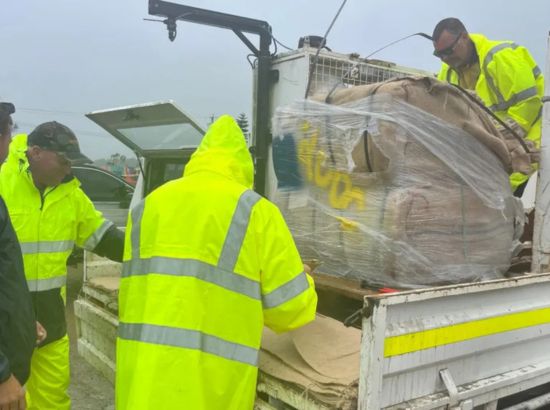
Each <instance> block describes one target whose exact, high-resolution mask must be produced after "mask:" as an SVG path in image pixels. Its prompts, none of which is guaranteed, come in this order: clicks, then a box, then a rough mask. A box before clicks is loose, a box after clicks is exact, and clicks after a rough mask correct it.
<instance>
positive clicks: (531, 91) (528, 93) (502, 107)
mask: <svg viewBox="0 0 550 410" xmlns="http://www.w3.org/2000/svg"><path fill="white" fill-rule="evenodd" d="M536 95H537V87H531V88H528V89H526V90H523V91H521V92H519V93H517V94H514V95H512V97H510V99H509V100H508V101H503V102H502V103H500V104H495V105H491V107H490V108H491V110H493V111H506V110H507V109H508V108H510V107H512V106H514V105H516V104H517V103H519V102H521V101H524V100H527V99H528V98H531V97H535V96H536Z"/></svg>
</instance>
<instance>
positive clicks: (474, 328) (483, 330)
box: [384, 308, 550, 357]
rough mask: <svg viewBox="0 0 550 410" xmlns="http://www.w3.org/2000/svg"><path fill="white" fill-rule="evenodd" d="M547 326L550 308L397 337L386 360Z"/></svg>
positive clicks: (386, 350)
mask: <svg viewBox="0 0 550 410" xmlns="http://www.w3.org/2000/svg"><path fill="white" fill-rule="evenodd" d="M546 323H550V308H544V309H537V310H531V311H529V312H520V313H512V314H510V315H503V316H498V317H492V318H488V319H481V320H476V321H473V322H467V323H460V324H458V325H452V326H445V327H440V328H438V329H430V330H423V331H420V332H414V333H408V334H405V335H399V336H393V337H389V338H387V339H386V340H385V343H384V357H392V356H398V355H401V354H405V353H411V352H416V351H418V350H424V349H431V348H433V347H437V346H444V345H448V344H451V343H457V342H464V341H466V340H471V339H476V338H478V337H482V336H489V335H494V334H497V333H503V332H509V331H511V330H517V329H523V328H526V327H530V326H537V325H542V324H546Z"/></svg>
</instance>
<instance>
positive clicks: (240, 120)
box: [237, 112, 250, 143]
mask: <svg viewBox="0 0 550 410" xmlns="http://www.w3.org/2000/svg"><path fill="white" fill-rule="evenodd" d="M237 124H238V125H239V127H240V128H241V131H242V132H243V134H244V137H245V138H246V142H247V143H248V139H249V136H250V133H249V132H248V118H246V114H245V113H244V112H241V113H240V114H239V116H238V117H237Z"/></svg>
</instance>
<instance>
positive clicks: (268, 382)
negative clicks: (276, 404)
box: [256, 371, 331, 410]
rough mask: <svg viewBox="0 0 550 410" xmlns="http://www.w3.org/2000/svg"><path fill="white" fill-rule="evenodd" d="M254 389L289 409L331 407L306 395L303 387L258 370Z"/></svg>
mask: <svg viewBox="0 0 550 410" xmlns="http://www.w3.org/2000/svg"><path fill="white" fill-rule="evenodd" d="M256 389H257V390H258V391H259V392H261V393H265V394H267V395H268V396H269V397H272V398H273V399H275V401H280V402H282V403H284V404H285V405H286V406H289V407H290V408H291V409H298V410H301V409H308V410H329V409H331V407H330V406H329V405H327V404H324V403H321V402H320V401H318V400H316V399H314V398H312V397H310V396H308V395H307V394H306V392H305V391H304V390H303V389H300V388H298V387H297V386H293V385H292V384H290V383H284V382H281V381H279V380H277V379H276V378H274V377H271V376H269V375H267V374H265V373H263V372H262V371H259V372H258V385H257V386H256Z"/></svg>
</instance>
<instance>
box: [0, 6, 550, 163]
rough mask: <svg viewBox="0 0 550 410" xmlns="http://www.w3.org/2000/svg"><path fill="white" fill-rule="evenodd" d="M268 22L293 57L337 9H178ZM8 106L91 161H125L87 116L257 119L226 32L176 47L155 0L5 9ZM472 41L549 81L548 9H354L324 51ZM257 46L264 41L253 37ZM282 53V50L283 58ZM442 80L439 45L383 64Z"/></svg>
mask: <svg viewBox="0 0 550 410" xmlns="http://www.w3.org/2000/svg"><path fill="white" fill-rule="evenodd" d="M178 3H183V4H187V5H191V6H196V7H202V8H208V9H212V10H217V11H221V12H226V13H231V14H237V15H243V16H246V17H251V18H256V19H261V20H266V21H267V22H268V23H269V24H270V25H271V26H272V28H273V34H274V36H275V37H276V38H277V39H278V40H279V41H281V42H282V43H284V44H286V45H289V46H291V47H296V45H297V42H298V38H299V37H300V36H303V35H308V34H316V35H323V34H324V32H325V31H326V29H327V27H328V25H329V23H330V21H331V20H332V18H333V16H334V14H335V13H336V11H337V10H338V7H339V6H340V4H341V0H337V1H336V0H315V1H314V0H310V1H305V0H277V1H275V0H273V1H269V2H268V1H263V0H257V1H239V0H233V1H230V2H228V1H222V0H204V1H178ZM0 4H2V7H1V9H0V39H1V40H2V41H1V48H2V51H3V53H2V57H1V59H0V61H1V68H0V99H3V100H6V101H12V102H14V103H15V104H16V107H17V113H16V116H15V119H16V121H17V123H18V124H19V125H20V130H21V131H22V132H29V131H31V130H32V128H34V126H36V125H38V124H39V123H41V122H44V121H49V120H57V121H60V122H63V123H65V124H67V125H68V126H70V127H71V128H73V129H74V130H75V131H76V132H77V135H78V136H79V139H80V140H81V145H82V149H83V151H84V152H85V153H86V154H87V155H88V156H90V157H91V158H93V159H97V158H100V157H105V156H108V155H109V154H111V153H114V152H116V151H118V152H123V149H122V148H121V145H117V144H116V143H114V142H113V139H112V137H110V136H108V134H106V133H105V132H103V131H102V130H101V129H100V128H99V127H97V126H96V125H95V124H93V123H92V122H91V121H89V120H88V119H86V118H85V117H84V113H85V112H89V111H93V110H97V109H102V108H110V107H115V106H122V105H129V104H137V103H143V102H149V101H157V100H166V99H172V100H175V101H176V102H177V103H178V105H179V106H180V107H182V108H183V109H184V110H186V111H187V112H188V113H190V114H191V115H192V116H194V117H195V118H196V119H197V121H198V122H199V123H200V124H202V125H206V124H207V123H208V122H209V117H210V115H212V114H215V115H220V114H223V113H228V114H231V115H235V116H236V115H238V114H239V113H240V112H245V113H247V114H249V113H250V112H251V103H252V101H251V94H252V73H251V69H250V66H249V64H248V62H247V61H246V55H247V54H248V53H249V50H248V49H247V48H246V47H245V46H244V45H243V44H242V43H241V41H240V40H239V39H238V38H237V37H236V36H235V35H234V34H233V33H231V32H230V31H227V30H221V29H217V28H213V27H206V26H198V25H194V24H189V23H183V22H180V23H179V24H178V37H177V39H176V41H175V42H173V43H171V42H170V41H168V36H167V33H166V29H165V27H164V25H163V24H160V23H153V22H147V21H143V18H144V17H151V16H149V15H148V12H147V9H148V3H147V0H51V1H44V0H17V1H13V0H12V1H10V0H0ZM449 16H454V17H458V18H460V19H462V21H463V22H464V23H465V25H466V27H467V28H468V29H469V31H470V32H480V33H483V34H485V35H486V36H487V37H489V38H491V39H495V40H514V41H516V42H517V43H519V44H522V45H524V46H526V47H527V48H528V49H529V50H530V51H531V53H532V54H533V56H534V57H535V59H536V60H537V62H538V63H539V66H540V67H541V69H543V70H545V72H546V69H547V67H546V62H545V60H546V46H547V36H548V31H549V30H550V1H549V0H524V1H521V2H506V1H502V0H476V1H474V0H461V1H456V0H455V1H446V0H407V1H405V0H394V1H391V2H390V1H380V0H377V1H374V0H348V2H347V4H346V6H345V8H344V10H343V11H342V14H341V15H340V17H339V19H338V21H337V22H336V24H335V26H334V27H333V29H332V32H331V33H330V35H329V38H328V45H329V47H331V48H332V49H333V50H334V51H337V52H341V53H350V52H357V53H359V54H360V55H362V56H366V55H368V54H369V53H371V52H372V51H373V50H376V49H377V48H379V47H381V46H383V45H385V44H387V43H389V42H391V41H393V40H396V39H398V38H400V37H403V36H405V35H408V34H412V33H415V32H418V31H424V32H426V33H429V34H431V32H432V30H433V27H434V25H435V24H436V23H437V22H438V21H439V20H440V19H442V18H444V17H449ZM250 38H251V39H252V40H253V42H254V43H256V40H257V39H256V38H254V37H250ZM279 50H280V49H279ZM375 57H376V58H378V59H384V60H388V61H393V62H395V63H398V64H401V65H406V66H411V67H416V68H421V69H425V70H429V71H432V72H436V71H437V70H438V67H439V61H438V60H437V59H436V58H435V57H433V56H432V46H431V43H430V42H429V41H427V40H424V39H422V38H411V39H408V40H405V41H404V42H402V43H400V44H397V45H395V46H392V47H390V48H388V49H386V50H384V51H383V52H380V53H379V54H377V55H376V56H375Z"/></svg>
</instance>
